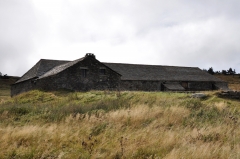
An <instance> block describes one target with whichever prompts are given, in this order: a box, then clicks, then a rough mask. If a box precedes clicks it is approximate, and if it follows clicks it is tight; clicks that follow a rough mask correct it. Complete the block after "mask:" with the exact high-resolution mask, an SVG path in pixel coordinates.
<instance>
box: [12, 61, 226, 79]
mask: <svg viewBox="0 0 240 159" xmlns="http://www.w3.org/2000/svg"><path fill="white" fill-rule="evenodd" d="M84 58H85V57H83V58H80V59H77V60H74V61H60V60H46V59H41V60H40V61H39V62H38V63H36V64H35V65H34V66H33V67H32V68H31V69H30V70H29V71H28V72H26V73H25V74H24V75H23V76H22V78H20V79H19V80H18V81H17V82H16V83H19V82H23V81H26V80H29V79H33V78H39V79H41V78H45V77H48V76H52V75H55V74H57V73H59V72H62V71H64V70H66V69H67V68H69V67H71V66H73V65H75V64H76V63H78V62H80V61H82V60H83V59H84ZM103 64H104V65H105V66H107V67H109V68H110V69H112V70H113V71H115V72H117V73H119V74H120V75H121V80H143V81H212V82H223V81H222V80H220V79H218V78H216V77H215V76H212V75H210V74H208V73H207V72H204V71H202V70H201V69H199V68H197V67H177V66H161V65H139V64H123V63H106V62H105V63H103Z"/></svg>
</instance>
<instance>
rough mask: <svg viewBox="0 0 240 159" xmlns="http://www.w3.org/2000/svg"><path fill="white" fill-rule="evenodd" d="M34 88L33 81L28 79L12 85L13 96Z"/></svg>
mask: <svg viewBox="0 0 240 159" xmlns="http://www.w3.org/2000/svg"><path fill="white" fill-rule="evenodd" d="M33 89H34V84H33V81H32V80H31V79H30V80H27V81H23V82H20V83H17V84H13V85H12V86H11V97H12V96H14V95H17V94H20V93H24V92H27V91H30V90H33Z"/></svg>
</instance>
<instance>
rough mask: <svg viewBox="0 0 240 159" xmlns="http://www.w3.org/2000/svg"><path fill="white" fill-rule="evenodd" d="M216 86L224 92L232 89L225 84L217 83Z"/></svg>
mask: <svg viewBox="0 0 240 159" xmlns="http://www.w3.org/2000/svg"><path fill="white" fill-rule="evenodd" d="M214 86H215V87H216V88H218V89H220V90H223V91H229V90H230V89H229V88H228V86H227V84H225V83H216V84H214Z"/></svg>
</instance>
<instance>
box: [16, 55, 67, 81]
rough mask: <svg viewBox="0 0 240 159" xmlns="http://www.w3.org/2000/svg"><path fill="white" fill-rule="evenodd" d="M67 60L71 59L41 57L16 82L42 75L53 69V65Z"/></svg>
mask: <svg viewBox="0 0 240 159" xmlns="http://www.w3.org/2000/svg"><path fill="white" fill-rule="evenodd" d="M67 62H69V61H60V60H46V59H41V60H40V61H38V62H37V63H36V64H35V65H34V66H33V67H32V68H31V69H30V70H29V71H28V72H26V73H25V74H24V75H23V76H22V77H21V78H20V79H19V80H18V81H17V82H16V83H19V82H23V81H26V80H29V79H32V78H37V77H40V76H42V75H43V74H45V73H46V72H48V71H49V70H51V69H52V68H53V67H56V66H58V65H62V64H65V63H67Z"/></svg>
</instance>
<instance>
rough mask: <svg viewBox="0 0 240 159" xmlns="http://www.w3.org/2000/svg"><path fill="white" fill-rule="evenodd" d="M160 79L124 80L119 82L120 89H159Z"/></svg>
mask: <svg viewBox="0 0 240 159" xmlns="http://www.w3.org/2000/svg"><path fill="white" fill-rule="evenodd" d="M161 83H162V82H161V81H130V80H124V81H121V83H120V90H131V91H161V88H162V87H161Z"/></svg>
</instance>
